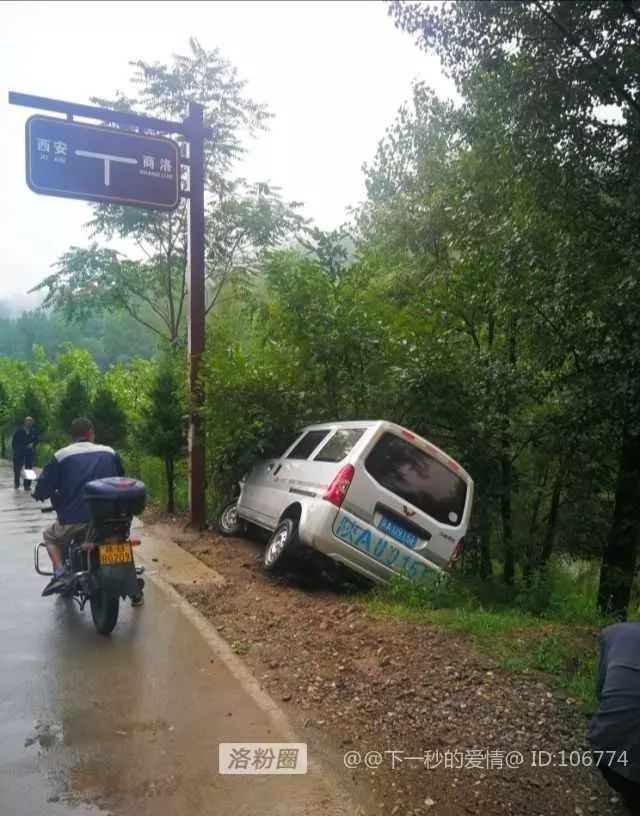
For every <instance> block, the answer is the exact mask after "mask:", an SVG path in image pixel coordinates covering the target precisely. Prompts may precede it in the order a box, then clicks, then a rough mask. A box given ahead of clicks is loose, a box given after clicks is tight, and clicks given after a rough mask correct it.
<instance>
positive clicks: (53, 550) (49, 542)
mask: <svg viewBox="0 0 640 816" xmlns="http://www.w3.org/2000/svg"><path fill="white" fill-rule="evenodd" d="M64 526H65V525H63V524H59V523H58V522H57V521H55V522H54V523H53V524H52V525H51V527H47V529H46V530H45V531H44V533H43V534H42V539H43V541H44V543H45V546H46V548H47V552H48V553H49V558H50V559H51V564H52V566H53V571H54V573H56V572H58V571H61V570H62V569H63V567H64V562H63V560H62V546H63V545H64V533H65V530H64Z"/></svg>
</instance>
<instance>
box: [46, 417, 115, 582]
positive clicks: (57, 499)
mask: <svg viewBox="0 0 640 816" xmlns="http://www.w3.org/2000/svg"><path fill="white" fill-rule="evenodd" d="M71 436H72V438H73V442H72V443H71V445H67V447H66V448H61V450H59V451H56V452H55V453H54V455H53V459H51V461H50V462H49V463H48V464H47V465H46V466H45V467H44V469H43V471H42V473H41V475H40V478H39V479H38V481H37V482H36V489H35V491H34V493H33V497H34V499H36V501H44V500H45V499H51V504H52V506H53V507H54V509H55V511H56V514H57V516H58V520H57V521H56V522H55V523H54V524H52V525H51V527H49V528H47V529H46V530H45V531H44V543H45V544H46V545H47V552H48V553H49V556H50V558H51V563H52V564H53V570H54V574H53V578H52V579H51V581H50V582H49V584H48V585H47V586H46V587H45V588H44V590H43V592H42V594H43V595H52V594H53V593H54V592H60V591H61V590H63V589H64V588H65V585H66V580H65V572H64V560H63V552H64V548H65V547H66V546H67V545H68V544H69V543H70V542H71V541H72V540H73V539H74V538H75V537H76V536H78V535H80V534H82V533H83V532H84V531H85V530H86V527H87V525H88V523H89V514H88V512H87V508H86V506H85V503H84V499H83V496H82V489H83V487H84V486H85V485H86V484H87V482H91V481H93V479H105V478H108V477H109V476H124V468H123V466H122V461H121V459H120V456H119V455H118V454H117V453H116V452H115V451H114V450H113V448H109V447H107V446H106V445H96V444H95V442H94V439H95V431H94V429H93V425H92V423H91V421H90V420H88V419H82V418H81V419H74V420H73V422H72V423H71Z"/></svg>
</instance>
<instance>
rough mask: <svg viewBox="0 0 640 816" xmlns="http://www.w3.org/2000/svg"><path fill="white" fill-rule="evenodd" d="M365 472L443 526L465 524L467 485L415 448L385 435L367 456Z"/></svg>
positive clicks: (393, 436) (431, 457)
mask: <svg viewBox="0 0 640 816" xmlns="http://www.w3.org/2000/svg"><path fill="white" fill-rule="evenodd" d="M365 468H366V469H367V471H368V472H369V473H370V474H371V476H373V478H374V479H375V480H376V482H378V484H381V485H382V487H386V489H387V490H390V491H391V492H392V493H395V494H396V496H400V498H401V499H404V500H405V501H407V502H410V503H411V504H412V505H413V506H414V507H418V508H419V509H420V510H422V511H423V512H424V513H426V514H427V515H428V516H431V518H433V519H435V520H436V521H439V522H440V523H441V524H449V525H451V526H452V527H457V526H459V525H460V524H461V523H462V516H463V513H464V505H465V502H466V499H467V483H466V482H465V481H464V479H461V478H460V477H459V476H457V475H456V474H455V473H453V472H452V471H451V470H449V468H448V467H446V466H445V465H443V464H442V463H441V462H439V461H438V460H437V459H434V458H433V456H429V454H428V453H426V452H425V451H423V450H421V449H420V448H417V447H416V446H415V445H412V444H411V443H409V442H407V441H405V440H404V439H401V438H400V437H399V436H396V435H395V434H391V433H385V434H383V435H382V436H381V437H380V439H379V440H378V442H377V444H376V445H375V447H374V448H373V450H372V451H371V453H370V454H369V455H368V456H367V459H366V462H365Z"/></svg>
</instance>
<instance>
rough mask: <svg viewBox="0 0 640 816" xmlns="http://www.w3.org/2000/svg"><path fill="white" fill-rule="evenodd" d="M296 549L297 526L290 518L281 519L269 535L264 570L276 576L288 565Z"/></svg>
mask: <svg viewBox="0 0 640 816" xmlns="http://www.w3.org/2000/svg"><path fill="white" fill-rule="evenodd" d="M297 549H298V525H297V523H296V522H295V521H294V520H293V519H291V518H283V519H282V520H281V521H280V523H279V524H278V526H277V527H276V529H275V530H274V531H273V533H272V534H271V537H270V539H269V541H268V542H267V548H266V550H265V551H264V568H265V570H266V571H267V572H271V573H274V574H277V573H279V572H281V571H282V570H283V569H284V568H285V567H286V566H287V564H288V563H289V561H290V559H291V556H292V555H293V554H294V553H295V551H296V550H297Z"/></svg>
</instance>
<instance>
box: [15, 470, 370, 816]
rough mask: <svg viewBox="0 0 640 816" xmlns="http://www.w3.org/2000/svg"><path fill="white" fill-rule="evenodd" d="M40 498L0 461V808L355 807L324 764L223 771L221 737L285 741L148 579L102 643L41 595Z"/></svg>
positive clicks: (252, 813) (330, 810)
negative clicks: (36, 558)
mask: <svg viewBox="0 0 640 816" xmlns="http://www.w3.org/2000/svg"><path fill="white" fill-rule="evenodd" d="M39 506H40V505H38V504H36V503H35V502H34V501H33V499H32V498H31V496H30V495H29V494H27V493H25V492H24V491H22V490H20V491H14V489H13V485H12V477H11V472H10V469H9V467H8V466H7V464H6V463H4V462H0V816H70V814H75V816H89V814H95V816H99V815H100V814H113V816H129V814H131V815H132V816H133V814H135V815H136V816H147V814H149V816H151V814H153V816H165V814H171V816H183V814H184V815H185V816H186V814H189V816H200V814H202V816H209V814H211V815H212V816H213V814H216V816H226V814H229V815H230V816H231V814H233V816H243V815H244V816H258V814H259V816H293V814H295V815H296V816H311V814H314V815H315V814H316V813H317V814H320V813H322V814H323V816H331V815H332V814H336V816H337V814H340V813H345V814H346V813H355V812H363V811H360V810H358V811H356V810H354V808H353V807H352V805H351V803H350V802H349V803H347V799H345V798H343V794H342V793H340V790H339V788H340V785H336V782H335V779H334V780H332V779H330V778H328V777H326V776H325V773H324V771H317V770H316V771H314V772H312V773H310V774H308V775H307V776H287V777H275V776H251V777H244V776H220V775H219V774H218V772H217V764H218V743H219V742H222V741H228V742H259V741H272V742H278V741H282V742H284V741H287V739H286V737H285V738H283V734H282V733H279V732H278V726H277V722H275V724H274V720H273V719H272V718H271V717H270V716H269V715H268V713H266V712H265V711H264V710H263V709H262V708H261V707H260V706H259V705H258V704H257V703H256V701H255V700H254V699H252V698H251V697H250V696H249V695H248V694H247V692H246V690H243V687H242V684H241V683H239V682H238V680H237V678H236V677H235V676H234V675H233V674H232V673H231V671H230V670H229V668H228V667H227V666H226V665H225V663H224V662H223V661H222V660H221V659H220V657H219V655H218V654H216V653H214V652H212V650H211V648H210V647H209V645H208V644H207V641H206V639H205V637H203V635H202V633H201V632H200V631H198V629H197V627H195V626H194V625H193V624H192V623H191V622H190V620H189V619H188V617H187V616H186V615H185V614H184V612H183V609H182V606H181V605H180V603H178V602H177V601H175V600H173V601H172V599H171V596H170V595H167V594H166V593H165V592H163V591H162V590H161V589H160V588H158V587H157V586H155V585H154V584H153V583H150V582H147V588H146V603H145V606H144V607H142V608H140V609H132V608H131V606H130V604H129V603H127V604H124V605H123V606H122V607H121V613H120V620H119V622H118V625H117V627H116V629H115V630H114V633H113V635H112V636H111V637H109V638H105V637H101V636H100V635H98V634H97V633H96V632H95V630H94V628H93V625H92V623H91V614H90V611H89V609H88V608H87V609H85V610H84V612H82V613H81V612H80V611H79V609H78V608H77V605H76V604H74V603H73V602H71V601H65V600H63V599H61V598H58V597H53V598H42V597H41V596H40V592H41V590H42V587H43V585H44V583H45V582H46V580H47V579H46V578H43V577H41V576H39V575H37V574H36V573H35V572H34V571H33V568H32V548H33V545H34V542H36V541H38V540H40V534H41V531H42V529H43V527H44V526H46V525H47V524H49V523H50V522H51V520H52V517H51V515H43V514H41V513H40V511H39ZM143 546H144V541H143ZM45 557H46V556H45ZM312 764H313V760H312V758H311V757H310V765H312Z"/></svg>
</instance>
